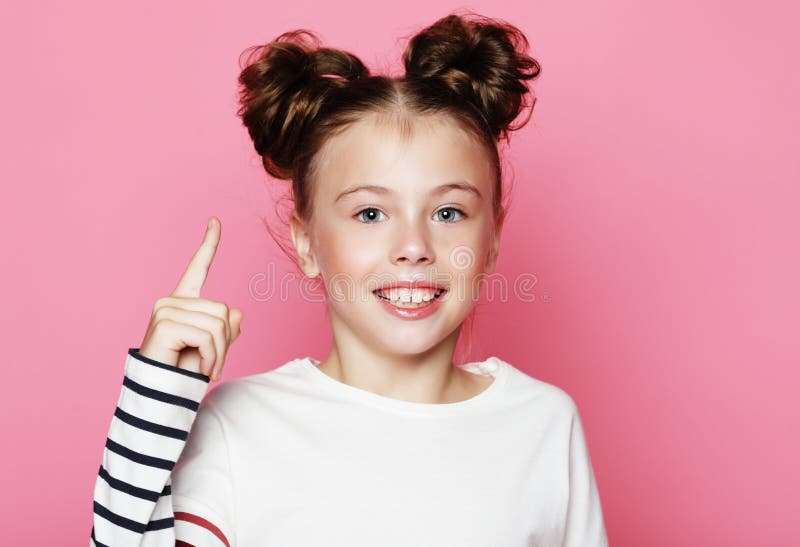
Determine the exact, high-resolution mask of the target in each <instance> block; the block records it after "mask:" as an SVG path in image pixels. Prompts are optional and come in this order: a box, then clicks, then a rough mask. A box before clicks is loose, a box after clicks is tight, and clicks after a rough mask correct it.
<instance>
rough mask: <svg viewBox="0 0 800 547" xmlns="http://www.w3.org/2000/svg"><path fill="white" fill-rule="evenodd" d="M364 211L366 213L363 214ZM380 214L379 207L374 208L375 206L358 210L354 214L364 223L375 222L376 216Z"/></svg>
mask: <svg viewBox="0 0 800 547" xmlns="http://www.w3.org/2000/svg"><path fill="white" fill-rule="evenodd" d="M364 213H366V214H364ZM382 214H383V213H382V212H381V210H380V209H376V208H375V207H367V208H366V209H362V210H360V211H359V212H358V213H356V215H355V216H356V218H357V219H359V220H361V222H364V223H366V224H372V223H374V222H376V221H377V219H378V216H379V215H382ZM362 219H366V220H362Z"/></svg>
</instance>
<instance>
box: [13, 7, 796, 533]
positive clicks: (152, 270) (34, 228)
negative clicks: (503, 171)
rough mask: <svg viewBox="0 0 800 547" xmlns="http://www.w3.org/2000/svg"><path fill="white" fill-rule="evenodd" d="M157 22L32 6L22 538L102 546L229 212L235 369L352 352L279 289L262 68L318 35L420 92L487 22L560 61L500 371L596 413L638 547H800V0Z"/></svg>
mask: <svg viewBox="0 0 800 547" xmlns="http://www.w3.org/2000/svg"><path fill="white" fill-rule="evenodd" d="M127 4H128V5H127V6H122V7H120V6H119V5H117V3H113V2H112V3H109V2H100V1H96V2H80V3H76V2H30V3H23V2H16V3H14V5H13V6H6V7H5V8H4V9H3V17H2V18H3V22H2V23H1V24H2V26H3V28H2V32H0V40H2V41H3V43H2V44H0V45H2V47H0V55H1V56H2V59H1V60H2V71H3V85H2V94H3V97H2V101H0V108H2V130H0V131H2V133H1V135H2V137H1V138H2V143H1V144H2V160H0V161H2V172H0V176H2V181H3V182H2V196H0V197H2V199H1V200H0V203H2V204H3V214H2V217H0V218H1V219H2V220H1V222H2V226H1V227H0V228H2V234H3V255H4V257H5V259H4V261H3V263H4V267H3V274H2V275H3V277H2V279H3V283H2V286H3V289H4V290H3V292H4V296H3V308H4V314H3V316H4V320H3V322H4V325H3V329H2V332H3V340H4V342H3V351H4V353H5V358H4V359H3V370H4V371H5V375H4V378H3V382H2V397H0V405H2V406H1V407H0V411H1V412H0V416H1V418H0V419H2V424H1V425H2V431H3V436H4V437H5V439H4V442H3V450H2V456H0V458H2V472H0V473H1V474H2V481H3V484H2V490H3V496H2V498H3V501H2V504H3V505H4V506H3V507H2V511H0V515H2V516H1V517H0V518H2V519H3V522H2V525H3V530H4V540H3V542H4V543H6V544H8V545H22V544H25V545H45V544H58V545H85V544H87V543H88V540H89V531H90V527H91V514H92V490H93V486H94V481H95V477H96V473H97V468H98V466H99V463H100V457H101V454H102V448H103V443H104V441H105V435H106V432H107V430H108V426H109V424H110V420H111V416H112V413H113V410H114V405H115V404H116V401H117V397H118V394H119V390H120V385H121V381H122V365H123V362H124V359H125V355H126V351H127V348H128V347H133V346H137V345H139V344H140V342H141V340H142V336H143V334H144V329H145V327H146V325H147V322H148V320H149V316H150V312H151V309H152V305H153V302H154V301H155V299H156V298H157V297H159V296H164V295H166V294H167V293H168V292H170V291H171V290H172V289H173V287H174V284H175V282H176V281H177V279H178V277H179V275H180V273H181V272H182V271H183V268H184V267H185V265H186V263H187V261H188V259H189V257H190V256H191V253H192V252H193V251H194V248H195V247H196V245H197V244H198V243H199V242H200V240H201V238H202V235H203V229H204V225H205V222H206V219H207V217H208V216H209V215H212V214H213V215H217V216H218V217H219V218H220V219H221V220H222V223H223V235H222V242H221V245H220V249H219V251H218V253H217V258H216V261H215V264H214V266H213V268H212V272H211V275H210V278H209V280H208V283H207V286H206V291H205V294H204V296H207V297H209V298H213V299H217V300H223V301H225V302H227V303H228V304H230V305H232V306H238V307H242V308H243V309H244V311H245V317H244V322H243V334H242V337H241V338H240V339H239V340H238V341H237V343H236V344H235V345H234V346H233V349H232V350H231V353H230V354H229V358H228V361H227V363H226V364H227V368H226V371H225V377H226V378H228V379H229V378H233V377H237V376H241V375H246V374H252V373H256V372H260V371H265V370H269V369H272V368H274V367H275V366H277V365H278V364H281V363H283V362H285V361H287V360H289V359H292V358H294V357H297V356H305V355H312V356H315V357H318V358H320V357H323V356H324V355H325V352H326V350H327V348H328V344H329V331H328V327H327V324H326V319H325V316H324V314H323V313H322V305H321V304H318V303H312V302H307V301H303V299H302V298H300V297H299V293H298V284H297V282H296V281H295V282H292V283H290V285H289V293H288V297H287V298H279V296H273V297H272V298H266V299H265V298H263V297H259V291H261V290H263V286H261V287H259V283H258V282H259V280H260V279H261V278H262V277H263V276H264V275H269V276H272V278H274V276H276V275H283V274H286V273H287V272H291V271H292V270H291V267H290V264H289V263H288V261H287V260H286V259H285V258H284V257H283V256H282V255H281V254H280V251H279V250H278V249H277V247H276V246H275V245H274V243H273V241H272V240H271V239H270V237H269V236H268V235H267V234H266V232H265V231H264V230H263V228H262V226H261V223H260V220H259V217H260V216H262V215H270V213H271V211H272V209H273V205H272V203H273V202H272V199H273V198H272V196H271V194H270V192H269V191H268V188H267V187H266V185H265V182H266V180H265V175H264V174H263V171H262V169H261V166H260V164H259V160H258V158H257V157H256V155H255V153H254V152H253V151H252V147H251V144H250V142H249V140H248V138H247V135H246V132H245V130H244V128H243V127H242V126H241V125H240V121H239V120H238V119H237V118H236V117H235V115H234V111H235V107H236V95H235V92H236V87H235V78H236V76H237V74H238V67H237V58H238V55H239V53H240V52H241V51H242V50H243V49H244V48H245V47H247V46H249V45H252V44H255V43H261V42H265V41H268V40H270V39H272V38H273V37H275V36H277V34H279V33H280V32H283V31H285V30H289V29H292V28H297V27H306V28H310V29H312V30H315V31H317V32H319V33H320V35H321V36H322V38H323V39H324V41H325V43H326V45H330V46H333V47H340V48H344V49H348V50H351V51H352V52H354V53H356V54H357V55H359V56H361V58H362V59H363V60H364V61H365V62H366V63H367V64H368V65H369V66H370V67H371V68H372V69H373V70H374V71H376V72H381V71H384V70H387V71H390V72H397V71H399V70H400V64H399V58H400V52H401V51H402V47H403V45H404V43H405V42H403V40H402V37H403V36H405V35H410V34H412V33H414V32H416V31H417V30H419V29H420V28H421V27H422V26H424V25H427V24H430V23H432V22H433V21H434V20H435V19H437V18H439V17H441V16H443V15H445V14H447V13H448V12H450V11H451V10H453V9H456V8H463V7H466V8H471V9H473V10H475V11H477V12H479V13H483V14H485V15H489V16H494V17H500V18H504V19H507V20H508V21H510V22H512V23H514V24H516V25H517V26H519V27H520V28H521V29H522V30H523V31H524V32H525V33H526V34H527V35H528V37H529V39H530V41H531V45H532V49H531V53H532V54H533V55H534V56H535V57H536V58H537V59H539V61H540V62H541V64H542V75H541V77H540V79H539V80H538V81H537V83H536V84H535V90H536V94H537V96H538V99H539V102H538V104H537V105H536V110H535V113H534V120H535V121H533V122H531V124H530V125H528V126H527V127H526V128H525V129H523V130H522V132H520V133H517V134H515V135H514V136H513V137H512V146H511V151H510V153H509V154H508V155H507V157H506V160H507V163H510V164H511V165H513V172H512V171H511V170H509V171H507V175H508V176H509V177H511V176H513V177H514V196H513V201H514V205H513V208H512V212H511V216H510V218H509V220H508V222H507V228H506V231H505V233H504V237H503V242H502V249H501V257H500V263H499V271H500V272H501V273H503V274H504V275H506V276H509V278H514V277H515V276H519V275H520V274H523V273H526V272H527V273H531V274H533V275H535V276H536V279H537V282H536V285H535V290H534V293H535V300H534V301H533V302H522V301H520V300H519V299H514V298H511V299H509V301H507V302H499V301H495V302H489V303H486V304H485V305H483V306H482V307H481V308H480V310H479V313H478V319H477V322H476V325H475V330H476V335H477V340H476V346H475V351H474V353H473V357H474V358H475V359H479V358H484V357H485V356H487V355H492V354H494V355H498V356H500V357H501V358H503V359H505V360H507V361H509V362H511V363H513V364H515V365H516V366H517V367H519V368H521V369H523V370H525V371H526V372H528V373H529V374H531V375H533V376H535V377H538V378H540V379H542V380H545V381H548V382H551V383H554V384H556V385H558V386H560V387H562V388H564V389H565V390H566V391H567V392H568V393H570V394H571V395H572V397H573V398H574V399H575V401H576V402H577V404H578V407H579V409H580V411H581V414H582V417H583V420H584V423H585V428H586V432H587V440H588V444H589V449H590V453H591V455H592V460H593V464H594V469H595V474H596V477H597V481H598V485H599V488H600V493H601V498H602V502H603V509H604V512H605V517H606V525H607V528H608V534H609V539H610V542H611V544H612V545H614V546H643V545H647V546H651V547H656V546H675V545H681V546H695V545H696V546H709V545H725V546H728V547H732V546H750V545H770V546H784V545H786V546H788V545H798V541H799V540H798V538H800V530H798V525H797V518H798V517H797V515H798V509H800V502H799V501H798V491H799V490H800V472H799V471H798V465H797V461H798V448H800V440H799V437H798V430H799V429H800V423H799V422H800V419H798V418H799V417H800V410H799V409H800V405H798V395H797V391H798V387H800V374H799V373H798V356H799V355H800V351H798V350H799V349H800V348H799V347H798V340H800V336H798V333H797V330H798V312H797V310H798V309H799V306H798V305H799V304H800V302H799V300H800V297H798V291H797V288H796V284H797V280H798V278H799V277H800V256H799V255H800V245H798V243H799V242H798V228H800V222H799V221H798V214H797V205H798V199H800V192H799V191H798V181H800V177H799V176H798V175H799V173H798V171H800V170H799V169H798V154H797V151H798V137H797V128H798V126H800V115H799V114H798V111H799V110H800V109H798V96H800V85H798V84H799V83H800V80H799V77H798V71H797V52H798V51H800V44H798V43H797V39H796V38H792V34H793V33H794V32H795V31H796V28H795V24H796V21H797V18H798V15H800V14H798V10H797V8H796V7H793V6H792V5H790V3H789V2H783V3H777V2H769V1H762V2H758V3H744V2H723V1H710V0H700V1H698V0H692V1H689V0H679V1H673V2H663V3H657V4H659V5H656V3H654V2H647V3H644V2H638V1H632V0H628V1H621V0H619V1H606V2H588V1H586V2H578V3H575V2H567V3H565V2H556V1H550V2H531V1H530V0H526V1H515V2H501V3H500V4H499V5H492V4H493V3H490V2H488V1H482V2H472V3H470V4H451V3H449V2H440V1H437V0H426V1H424V2H417V1H413V0H412V1H410V2H406V3H405V4H403V8H404V9H402V10H398V11H396V12H389V11H388V8H386V7H383V6H381V4H380V3H375V2H368V3H367V2H365V3H362V4H357V3H354V2H349V1H346V0H341V1H339V2H332V3H331V2H309V1H307V0H295V1H293V2H289V3H277V2H264V1H261V2H238V3H236V4H235V5H234V4H233V3H226V4H225V5H223V3H222V2H129V3H127ZM645 4H646V5H645ZM270 268H272V269H270ZM260 276H261V277H260ZM261 280H262V281H263V279H261ZM262 285H263V283H262Z"/></svg>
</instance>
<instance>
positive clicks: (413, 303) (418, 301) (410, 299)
mask: <svg viewBox="0 0 800 547" xmlns="http://www.w3.org/2000/svg"><path fill="white" fill-rule="evenodd" d="M372 292H373V293H374V294H375V296H377V297H378V298H380V299H382V300H385V301H386V302H389V303H390V304H392V305H394V306H397V307H398V308H404V309H415V308H424V307H425V306H429V305H430V304H431V302H433V301H434V300H436V299H438V298H439V297H441V296H442V295H443V294H444V293H446V292H447V289H438V290H434V289H427V288H424V289H376V290H374V291H372Z"/></svg>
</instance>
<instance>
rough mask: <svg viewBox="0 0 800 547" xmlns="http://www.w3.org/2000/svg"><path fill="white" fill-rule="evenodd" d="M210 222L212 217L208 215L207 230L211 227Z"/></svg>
mask: <svg viewBox="0 0 800 547" xmlns="http://www.w3.org/2000/svg"><path fill="white" fill-rule="evenodd" d="M211 224H212V219H211V217H208V229H209V230H210V229H211Z"/></svg>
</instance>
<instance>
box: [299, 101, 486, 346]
mask: <svg viewBox="0 0 800 547" xmlns="http://www.w3.org/2000/svg"><path fill="white" fill-rule="evenodd" d="M318 159H319V163H318V171H317V178H316V182H315V185H316V186H315V189H314V196H313V208H314V211H313V215H312V219H311V221H310V223H309V224H308V225H305V224H304V223H302V222H300V221H299V220H298V219H297V218H296V217H295V218H293V220H292V237H293V239H294V242H295V246H296V248H297V251H298V255H299V256H300V259H301V264H302V267H303V269H304V271H305V273H306V275H308V276H311V277H313V276H315V275H316V274H317V273H319V274H320V275H321V277H322V280H323V282H324V285H325V291H326V299H327V306H328V311H329V314H330V317H331V321H332V325H333V328H334V334H335V335H336V337H337V340H339V341H343V340H348V341H354V343H357V344H363V345H364V346H366V347H362V349H367V350H368V351H373V352H379V353H384V354H396V355H410V354H419V353H422V352H425V351H427V350H429V349H431V348H433V347H435V346H436V345H437V344H439V343H440V342H442V341H443V340H445V339H446V338H447V337H448V336H449V335H451V334H453V333H454V331H455V329H457V328H458V327H459V326H460V325H461V323H462V321H463V320H464V319H465V317H466V316H467V315H468V313H469V311H470V310H471V308H472V306H473V305H474V303H475V300H477V297H478V292H479V287H480V280H481V278H482V277H483V275H481V274H488V273H491V272H492V271H493V270H494V266H495V260H496V256H497V250H498V245H499V237H500V228H501V227H500V226H497V227H496V228H495V226H494V223H493V220H494V219H493V211H492V197H493V195H492V193H493V186H494V184H493V177H492V169H491V164H490V161H489V158H488V155H487V154H486V152H485V151H484V150H483V148H482V147H481V146H480V145H479V144H477V143H475V142H474V141H473V140H472V139H471V138H469V137H468V135H467V134H466V133H465V132H464V131H463V130H462V129H460V128H459V127H458V126H457V125H455V123H454V122H451V121H449V120H447V119H443V118H432V117H428V118H416V119H415V120H414V121H413V131H412V132H411V136H409V137H408V138H407V139H406V140H405V141H404V140H402V139H401V137H400V134H399V130H398V126H397V125H396V123H394V122H393V121H392V122H388V123H387V122H384V123H379V119H378V118H377V117H376V116H371V117H365V118H364V119H362V120H360V121H359V122H357V123H355V124H353V125H352V126H350V127H349V128H348V129H346V130H345V131H344V132H343V133H341V134H339V135H337V136H336V137H334V138H332V139H331V140H330V141H328V142H327V143H326V145H325V147H324V149H323V150H322V151H321V152H320V156H319V158H318ZM410 280H416V281H422V282H427V284H430V285H435V286H438V287H441V288H444V289H446V292H445V293H444V294H442V295H441V296H439V297H437V298H436V299H435V300H433V304H430V303H429V304H428V305H427V306H423V307H422V308H418V309H417V310H416V313H417V314H418V317H416V318H409V317H408V316H409V315H412V314H413V313H414V310H413V309H412V310H411V312H412V313H408V311H404V310H407V309H408V308H404V307H403V306H404V304H403V303H402V302H399V303H397V304H396V305H393V304H392V303H390V302H388V301H386V300H384V299H382V298H381V296H380V295H379V294H383V295H384V296H388V297H392V296H394V297H395V298H396V297H397V296H401V295H403V293H404V292H405V291H403V290H401V291H398V292H397V293H395V294H394V295H393V294H392V293H391V292H390V291H389V290H384V291H381V292H379V293H376V292H375V289H377V288H379V287H383V286H385V285H386V284H387V283H393V282H397V283H401V284H402V282H406V281H410ZM434 290H435V289H434ZM432 292H434V291H421V292H417V293H416V294H415V293H413V292H412V293H410V295H411V296H412V299H413V298H414V296H416V297H417V298H416V299H417V300H419V298H420V297H422V298H423V299H427V298H429V297H430V296H431V293H432ZM434 294H435V292H434ZM423 303H424V301H423ZM406 305H408V304H406ZM397 308H400V309H397ZM454 343H455V342H454V341H453V344H454Z"/></svg>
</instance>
